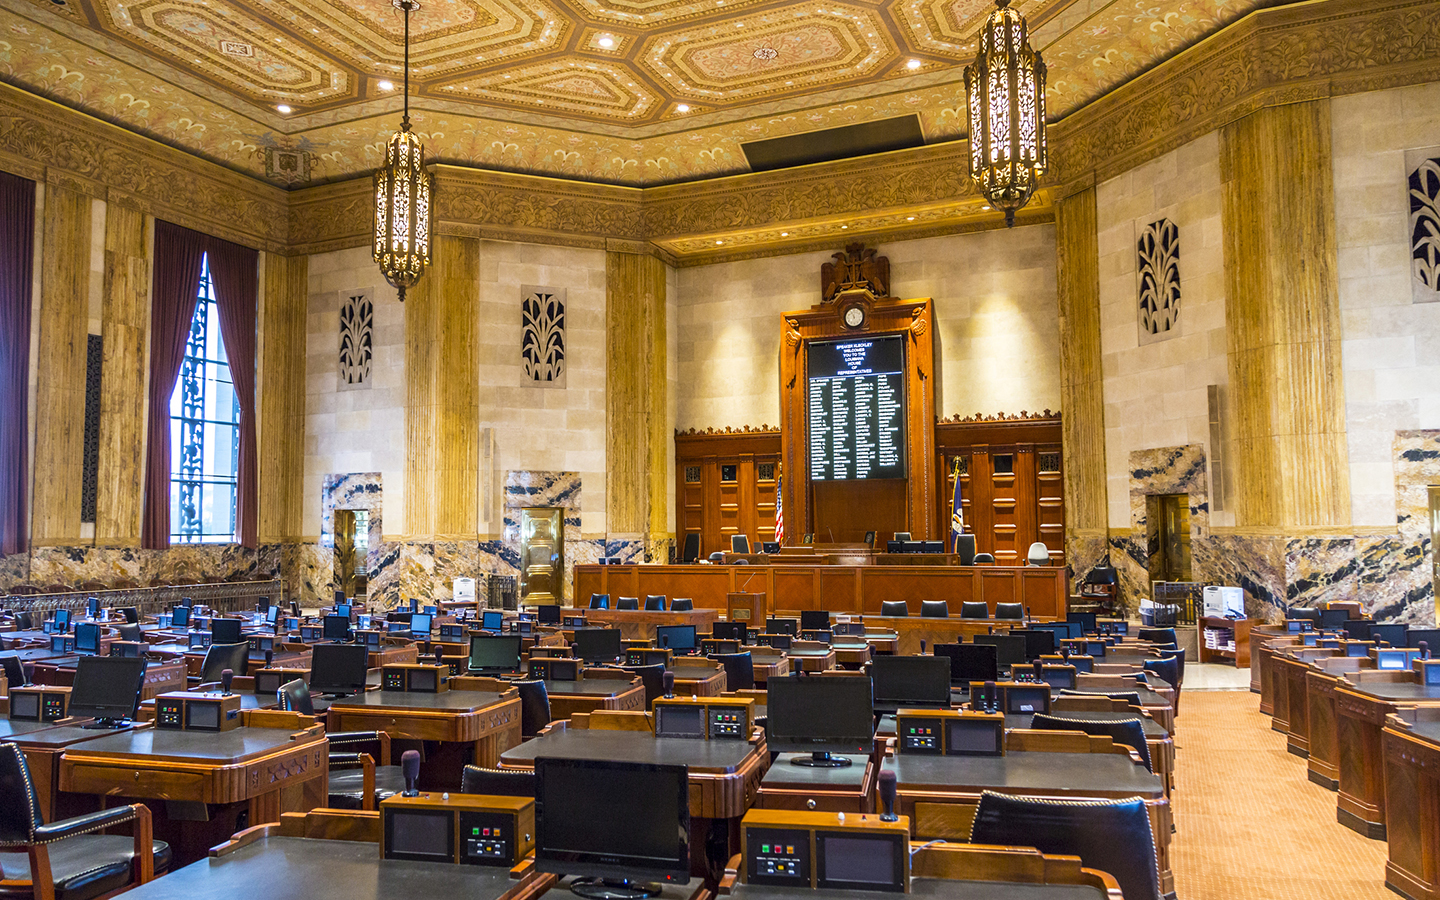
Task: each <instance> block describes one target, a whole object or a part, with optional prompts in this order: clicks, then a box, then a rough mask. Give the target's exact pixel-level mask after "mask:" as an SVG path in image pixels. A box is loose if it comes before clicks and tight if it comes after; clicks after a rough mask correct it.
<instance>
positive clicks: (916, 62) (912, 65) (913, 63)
mask: <svg viewBox="0 0 1440 900" xmlns="http://www.w3.org/2000/svg"><path fill="white" fill-rule="evenodd" d="M920 65H921V63H920V60H918V59H912V60H910V61H909V62H907V63H906V64H905V68H907V69H911V70H914V69H918V68H920Z"/></svg>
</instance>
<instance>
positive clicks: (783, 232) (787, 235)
mask: <svg viewBox="0 0 1440 900" xmlns="http://www.w3.org/2000/svg"><path fill="white" fill-rule="evenodd" d="M780 236H781V237H789V236H790V232H788V231H782V232H780Z"/></svg>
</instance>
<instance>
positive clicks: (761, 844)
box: [745, 828, 810, 888]
mask: <svg viewBox="0 0 1440 900" xmlns="http://www.w3.org/2000/svg"><path fill="white" fill-rule="evenodd" d="M745 871H746V876H747V877H746V881H748V882H749V883H750V884H773V885H780V886H791V887H805V888H808V887H809V886H810V832H808V831H799V830H796V829H782V828H751V829H748V830H747V831H746V832H745Z"/></svg>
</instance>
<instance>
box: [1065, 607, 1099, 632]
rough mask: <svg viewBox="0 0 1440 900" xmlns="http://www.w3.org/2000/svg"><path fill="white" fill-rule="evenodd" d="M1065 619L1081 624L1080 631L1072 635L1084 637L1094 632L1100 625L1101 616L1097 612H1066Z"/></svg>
mask: <svg viewBox="0 0 1440 900" xmlns="http://www.w3.org/2000/svg"><path fill="white" fill-rule="evenodd" d="M1065 621H1067V622H1074V623H1075V624H1077V625H1079V626H1080V633H1079V634H1073V635H1071V637H1084V636H1085V635H1087V634H1094V633H1095V630H1096V629H1097V628H1098V627H1099V625H1100V617H1099V616H1097V615H1096V614H1095V613H1078V612H1072V613H1066V614H1065Z"/></svg>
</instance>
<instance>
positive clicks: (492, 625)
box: [480, 607, 558, 634]
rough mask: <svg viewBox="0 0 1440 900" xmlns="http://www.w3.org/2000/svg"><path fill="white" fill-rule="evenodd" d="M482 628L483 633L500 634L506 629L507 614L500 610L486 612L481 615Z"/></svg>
mask: <svg viewBox="0 0 1440 900" xmlns="http://www.w3.org/2000/svg"><path fill="white" fill-rule="evenodd" d="M557 608H558V607H557ZM480 628H481V630H483V631H494V632H496V633H497V634H498V633H499V632H501V631H503V630H504V629H505V613H503V612H501V611H500V610H498V609H487V610H485V612H484V613H482V614H481V615H480Z"/></svg>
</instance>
